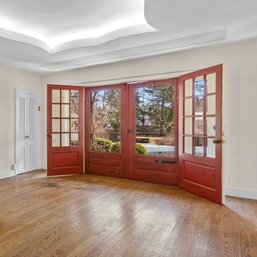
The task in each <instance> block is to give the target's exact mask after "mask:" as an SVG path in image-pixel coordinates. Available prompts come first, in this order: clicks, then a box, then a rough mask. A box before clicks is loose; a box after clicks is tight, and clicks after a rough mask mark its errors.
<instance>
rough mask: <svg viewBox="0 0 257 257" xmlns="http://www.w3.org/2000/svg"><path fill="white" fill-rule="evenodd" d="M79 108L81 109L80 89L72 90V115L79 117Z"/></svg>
mask: <svg viewBox="0 0 257 257" xmlns="http://www.w3.org/2000/svg"><path fill="white" fill-rule="evenodd" d="M78 109H79V91H78V90H71V117H72V118H76V117H78Z"/></svg>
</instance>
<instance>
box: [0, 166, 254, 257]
mask: <svg viewBox="0 0 257 257" xmlns="http://www.w3.org/2000/svg"><path fill="white" fill-rule="evenodd" d="M0 256H6V257H13V256H15V257H31V256H34V257H35V256H44V257H48V256H55V257H57V256H58V257H67V256H68V257H75V256H78V257H79V256H81V257H87V256H88V257H93V256H99V257H109V256H110V257H111V256H112V257H130V256H131V257H137V256H142V257H154V256H156V257H159V256H160V257H164V256H166V257H223V256H224V257H255V256H257V201H253V200H245V199H239V198H232V197H227V199H226V205H224V206H222V205H219V204H216V203H214V202H211V201H208V200H205V199H202V198H200V197H198V196H195V195H193V194H190V193H188V192H185V191H183V190H181V189H179V188H177V187H172V186H165V185H154V184H149V183H144V182H139V181H131V180H125V179H115V178H110V177H99V176H94V175H75V176H66V177H46V173H45V172H44V171H36V172H31V173H27V174H23V175H19V176H17V177H13V178H8V179H3V180H0Z"/></svg>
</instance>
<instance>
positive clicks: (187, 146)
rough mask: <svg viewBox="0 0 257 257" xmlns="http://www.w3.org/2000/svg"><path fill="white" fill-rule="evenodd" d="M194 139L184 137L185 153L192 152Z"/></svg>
mask: <svg viewBox="0 0 257 257" xmlns="http://www.w3.org/2000/svg"><path fill="white" fill-rule="evenodd" d="M192 147H193V140H192V137H184V153H187V154H192Z"/></svg>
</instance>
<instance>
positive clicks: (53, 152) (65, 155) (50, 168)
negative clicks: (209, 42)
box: [47, 85, 84, 176]
mask: <svg viewBox="0 0 257 257" xmlns="http://www.w3.org/2000/svg"><path fill="white" fill-rule="evenodd" d="M53 89H58V90H61V89H67V90H71V89H73V90H78V91H79V117H78V119H79V128H78V133H79V146H69V147H52V137H51V136H52V90H53ZM83 92H84V90H83V88H82V87H75V86H61V85H48V87H47V136H48V137H47V175H48V176H51V175H64V174H82V173H83V145H84V140H83V125H84V119H83Z"/></svg>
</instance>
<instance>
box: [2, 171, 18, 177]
mask: <svg viewBox="0 0 257 257" xmlns="http://www.w3.org/2000/svg"><path fill="white" fill-rule="evenodd" d="M14 176H15V171H14V170H6V171H0V179H4V178H10V177H14Z"/></svg>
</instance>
